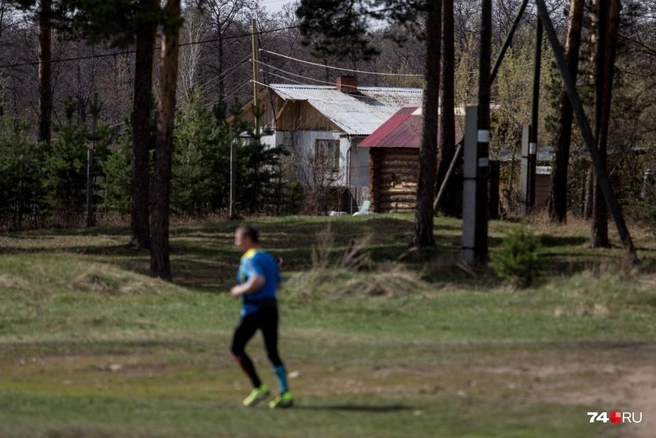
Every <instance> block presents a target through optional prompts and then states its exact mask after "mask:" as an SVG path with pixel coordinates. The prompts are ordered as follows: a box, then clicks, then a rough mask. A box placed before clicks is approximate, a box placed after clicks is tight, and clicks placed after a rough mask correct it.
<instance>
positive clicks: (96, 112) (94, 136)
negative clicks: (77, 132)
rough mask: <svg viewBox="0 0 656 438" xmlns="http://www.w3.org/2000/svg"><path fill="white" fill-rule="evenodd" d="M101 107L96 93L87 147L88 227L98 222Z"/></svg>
mask: <svg viewBox="0 0 656 438" xmlns="http://www.w3.org/2000/svg"><path fill="white" fill-rule="evenodd" d="M101 109H102V104H101V103H100V101H99V100H98V94H97V93H96V94H95V95H94V97H93V102H92V104H91V118H92V128H91V129H92V131H91V135H90V136H89V137H88V140H90V143H89V145H88V147H87V227H93V226H94V225H95V222H96V221H95V218H94V215H93V161H94V152H95V149H96V143H97V142H98V117H99V116H100V110H101Z"/></svg>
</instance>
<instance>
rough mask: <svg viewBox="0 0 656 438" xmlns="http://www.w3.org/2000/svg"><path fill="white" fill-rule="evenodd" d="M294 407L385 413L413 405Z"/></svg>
mask: <svg viewBox="0 0 656 438" xmlns="http://www.w3.org/2000/svg"><path fill="white" fill-rule="evenodd" d="M294 409H301V410H308V411H345V412H366V413H374V414H375V413H379V414H385V413H388V412H399V411H410V410H413V409H414V408H413V407H412V406H407V405H402V404H399V403H395V404H388V405H366V404H357V403H337V404H326V405H294Z"/></svg>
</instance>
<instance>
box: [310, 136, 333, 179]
mask: <svg viewBox="0 0 656 438" xmlns="http://www.w3.org/2000/svg"><path fill="white" fill-rule="evenodd" d="M314 146H315V147H314V159H315V160H316V162H317V165H318V166H319V167H321V168H323V169H326V170H332V171H333V172H337V171H338V170H339V140H317V141H316V143H315V145H314Z"/></svg>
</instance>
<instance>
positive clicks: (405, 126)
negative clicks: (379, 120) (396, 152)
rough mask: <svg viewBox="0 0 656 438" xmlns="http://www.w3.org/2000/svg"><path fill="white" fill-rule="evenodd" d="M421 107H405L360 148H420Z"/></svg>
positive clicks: (363, 141) (365, 140)
mask: <svg viewBox="0 0 656 438" xmlns="http://www.w3.org/2000/svg"><path fill="white" fill-rule="evenodd" d="M419 109H420V107H419V105H404V106H403V108H401V109H400V110H399V111H398V112H397V113H396V114H394V115H393V116H392V117H391V118H390V119H388V120H387V121H386V122H385V123H383V124H382V125H380V127H379V128H378V129H376V130H375V131H374V132H373V133H372V134H371V135H370V136H368V137H366V138H365V139H364V140H362V141H361V142H360V144H359V145H358V146H360V147H371V148H418V147H419V142H420V140H421V123H422V120H421V115H418V116H417V115H413V114H414V113H417V112H420V111H418V110H419Z"/></svg>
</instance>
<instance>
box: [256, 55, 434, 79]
mask: <svg viewBox="0 0 656 438" xmlns="http://www.w3.org/2000/svg"><path fill="white" fill-rule="evenodd" d="M260 51H262V52H266V53H270V54H271V55H274V56H279V57H281V58H285V59H289V60H291V61H295V62H300V63H302V64H308V65H312V66H315V67H321V68H328V69H331V70H341V71H348V72H351V73H361V74H367V75H378V76H411V77H422V75H418V74H412V73H380V72H375V71H365V70H355V69H352V68H342V67H335V66H332V65H324V64H319V63H318V62H312V61H306V60H304V59H298V58H294V57H292V56H287V55H283V54H282V53H276V52H272V51H270V50H265V49H260Z"/></svg>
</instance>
